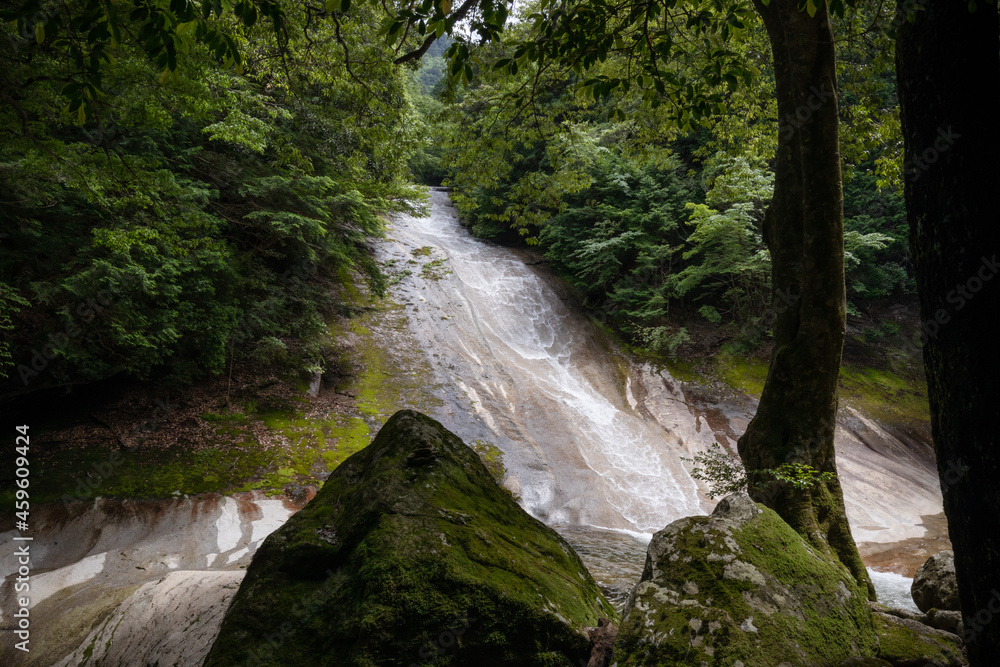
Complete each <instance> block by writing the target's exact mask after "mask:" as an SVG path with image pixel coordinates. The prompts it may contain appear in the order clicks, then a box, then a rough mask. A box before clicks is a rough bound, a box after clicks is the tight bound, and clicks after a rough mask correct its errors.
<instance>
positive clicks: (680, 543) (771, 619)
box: [613, 495, 878, 667]
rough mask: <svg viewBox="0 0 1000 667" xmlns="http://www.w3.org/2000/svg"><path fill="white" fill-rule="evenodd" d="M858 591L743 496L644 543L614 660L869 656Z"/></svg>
mask: <svg viewBox="0 0 1000 667" xmlns="http://www.w3.org/2000/svg"><path fill="white" fill-rule="evenodd" d="M877 646H878V640H877V637H876V632H875V627H874V623H873V619H872V614H871V612H870V610H869V609H868V605H867V600H866V597H865V595H864V592H863V591H862V590H861V589H859V588H858V586H857V584H856V583H855V581H854V579H853V578H852V577H851V575H850V573H849V572H848V571H847V569H846V568H845V567H844V566H843V565H841V564H840V563H839V562H838V561H836V560H835V559H834V558H833V557H832V556H828V555H826V554H824V553H821V552H819V551H817V550H814V549H812V548H811V547H810V546H809V545H808V544H807V543H806V542H805V541H804V540H803V539H802V538H801V537H800V536H799V535H798V534H797V533H796V532H795V531H794V530H792V529H791V528H790V527H789V526H788V525H787V524H786V523H785V522H784V521H782V520H781V518H780V517H779V516H778V515H777V514H775V513H774V512H773V511H771V510H770V509H767V508H765V507H763V506H762V505H756V504H755V503H753V501H751V500H750V498H749V497H747V496H745V495H733V496H729V497H727V498H725V499H723V500H722V501H721V502H720V503H719V505H718V507H717V508H716V510H715V512H713V514H712V516H710V517H704V516H701V517H689V518H685V519H680V520H678V521H675V522H673V523H672V524H670V525H669V526H667V527H666V528H664V529H663V530H661V531H660V532H658V533H657V534H656V535H654V536H653V539H652V541H651V542H650V545H649V549H648V552H647V556H646V566H645V570H644V571H643V574H642V577H641V579H640V583H639V584H638V586H637V587H636V589H635V590H634V592H633V594H632V597H631V598H630V600H629V603H628V604H627V605H626V609H625V614H624V619H623V621H622V624H621V627H620V629H619V634H618V640H617V643H616V644H615V650H614V657H613V662H614V663H616V664H617V665H618V666H619V667H625V666H626V665H684V666H685V667H687V666H699V665H713V666H714V665H727V666H729V665H743V666H745V667H773V666H775V665H783V664H787V665H789V666H796V667H797V666H804V665H810V666H811V665H838V664H840V663H842V662H844V661H845V660H848V659H849V658H851V657H853V656H860V657H874V656H876V655H877V653H878V650H877Z"/></svg>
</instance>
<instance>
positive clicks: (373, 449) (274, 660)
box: [205, 410, 615, 667]
mask: <svg viewBox="0 0 1000 667" xmlns="http://www.w3.org/2000/svg"><path fill="white" fill-rule="evenodd" d="M614 616H615V614H614V611H613V609H612V608H611V606H610V605H609V604H608V602H607V601H606V600H605V599H604V597H603V596H602V594H601V592H600V590H599V589H598V587H597V585H596V584H595V582H594V580H593V579H592V578H591V576H590V574H589V573H588V572H587V571H586V569H585V568H584V567H583V564H582V563H581V562H580V559H579V557H578V556H577V555H576V553H575V552H574V551H573V550H572V548H570V546H569V545H568V544H567V543H566V542H565V540H563V539H562V538H561V537H559V535H557V534H556V533H555V532H554V531H552V530H551V529H549V528H548V527H546V526H545V525H544V524H542V523H541V522H539V521H537V520H536V519H534V518H532V517H531V516H529V515H528V514H527V513H525V512H524V511H523V510H522V509H521V508H520V507H519V506H518V505H517V504H516V503H515V502H514V500H513V499H512V497H511V496H510V494H509V493H508V492H506V491H504V490H503V489H501V488H500V487H499V486H497V484H496V483H495V482H494V481H493V479H492V478H491V477H490V474H489V473H488V472H487V470H486V468H485V467H484V466H483V464H482V462H481V461H480V460H479V458H478V456H477V455H476V454H475V453H474V452H473V451H472V450H471V449H469V448H468V447H466V446H465V445H464V444H463V443H462V441H461V440H459V439H458V438H457V437H456V436H455V435H454V434H452V433H450V432H449V431H447V430H446V429H445V428H444V427H443V426H441V425H440V424H439V423H437V422H436V421H434V420H432V419H430V418H429V417H426V416H424V415H421V414H419V413H416V412H412V411H408V410H404V411H402V412H398V413H396V414H395V415H393V417H392V418H391V419H390V420H389V421H388V422H387V423H386V425H385V426H383V427H382V430H381V431H379V433H378V436H377V437H376V438H375V440H374V441H373V442H372V444H371V445H369V446H368V447H367V448H365V449H364V450H362V451H360V452H358V453H357V454H355V455H353V456H351V457H350V458H349V459H347V460H346V461H345V462H344V463H343V464H341V465H340V467H338V468H337V469H336V470H335V471H334V472H333V473H332V474H331V475H330V478H329V479H328V480H327V481H326V483H325V484H324V486H323V488H322V489H321V490H320V491H319V493H318V494H317V496H316V497H315V498H314V499H313V500H312V501H311V502H310V503H309V504H308V505H306V507H305V508H304V509H302V510H301V511H300V512H299V513H297V514H295V515H294V516H293V517H291V518H290V519H289V520H288V522H287V523H286V524H285V525H284V526H283V527H282V528H280V529H278V530H277V531H276V532H275V533H273V534H272V535H271V536H269V537H268V538H267V540H265V541H264V543H263V545H261V547H260V549H259V550H258V551H257V554H256V555H255V556H254V559H253V562H252V563H251V565H250V567H249V569H248V570H247V575H246V578H245V579H244V581H243V583H242V585H241V586H240V589H239V592H238V593H237V594H236V597H235V599H234V601H233V605H232V607H230V609H229V611H228V612H227V614H226V617H225V619H224V621H223V624H222V629H221V631H220V634H219V636H218V638H217V639H216V641H215V644H214V645H213V647H212V650H211V652H210V654H209V655H208V658H207V659H206V661H205V664H206V665H207V666H210V667H218V666H228V665H237V664H239V665H245V664H250V665H254V664H260V665H308V666H309V667H314V666H320V665H330V666H334V665H335V666H337V667H341V666H349V665H402V666H404V667H405V666H408V665H436V666H441V665H475V666H476V667H487V666H489V665H525V666H530V665H552V666H556V665H566V666H571V665H572V666H573V667H576V666H577V665H579V664H587V661H588V659H589V654H590V639H589V638H588V633H587V631H586V628H587V627H589V626H597V625H598V621H599V619H600V618H601V617H611V618H613V617H614Z"/></svg>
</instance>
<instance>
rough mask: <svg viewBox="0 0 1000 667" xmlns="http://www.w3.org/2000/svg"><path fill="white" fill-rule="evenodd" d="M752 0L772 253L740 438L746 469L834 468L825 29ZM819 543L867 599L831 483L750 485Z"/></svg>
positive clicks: (839, 302)
mask: <svg viewBox="0 0 1000 667" xmlns="http://www.w3.org/2000/svg"><path fill="white" fill-rule="evenodd" d="M754 6H755V8H756V9H757V12H758V13H759V14H760V15H761V16H762V17H763V19H764V24H765V26H766V28H767V33H768V37H769V38H770V42H771V51H772V53H773V57H774V70H775V82H776V90H777V97H778V113H779V116H780V121H779V137H778V154H777V159H776V161H775V164H776V166H775V172H776V173H775V181H774V198H773V199H772V200H771V204H770V206H769V207H768V209H767V213H766V215H765V220H764V238H765V241H766V242H767V246H768V248H769V249H770V251H771V264H772V269H771V275H772V285H773V289H774V294H773V296H772V298H773V304H774V308H775V324H774V351H773V352H772V354H771V363H770V368H769V369H768V373H767V380H766V382H765V383H764V391H763V394H762V395H761V398H760V405H759V407H758V408H757V414H756V415H755V416H754V418H753V420H752V421H751V422H750V425H749V427H748V428H747V431H746V433H745V434H744V435H743V437H742V438H740V440H739V445H738V446H739V452H740V456H741V457H742V459H743V462H744V464H745V465H746V467H747V469H748V470H750V471H754V470H763V469H768V468H775V467H777V466H779V465H781V464H783V463H804V464H808V465H811V466H812V467H814V468H816V469H817V470H818V471H820V472H833V473H836V470H837V464H836V460H835V457H834V447H833V434H834V426H835V423H836V416H837V378H838V376H839V374H840V359H841V353H842V351H843V345H844V329H845V324H846V301H845V288H844V216H843V191H842V183H841V172H840V146H839V129H838V111H837V97H836V63H835V60H834V42H833V31H832V29H831V26H830V21H829V17H828V15H827V12H826V7H825V4H824V3H821V6H820V8H819V10H818V11H817V13H816V15H815V16H813V17H810V16H809V15H808V14H807V13H806V12H804V11H799V10H798V7H797V0H771V1H770V3H769V4H767V5H764V4H763V3H762V2H760V0H755V2H754ZM751 495H752V496H753V497H754V499H755V500H757V501H759V502H763V503H765V504H766V505H768V506H769V507H771V508H772V509H774V510H775V511H776V512H777V513H778V514H779V515H781V517H782V518H783V519H784V520H785V521H786V522H788V524H789V525H791V526H792V528H794V529H795V530H796V531H798V532H799V533H800V534H802V535H803V536H804V537H806V538H807V539H808V540H809V541H810V542H811V543H812V544H813V545H814V546H815V547H816V548H819V549H823V550H826V549H832V550H833V553H834V554H835V555H836V556H837V557H838V558H839V559H840V561H841V562H842V563H843V564H844V565H846V566H847V568H848V569H849V570H850V571H851V573H852V574H853V575H854V577H855V578H856V579H857V580H858V582H859V583H860V584H861V585H862V586H863V587H864V588H866V590H867V592H868V595H869V596H870V597H874V589H873V588H872V586H871V582H870V580H869V578H868V573H867V570H865V567H864V564H863V563H862V562H861V557H860V555H859V554H858V549H857V546H856V545H855V544H854V539H853V537H852V536H851V531H850V526H849V525H848V523H847V514H846V511H845V509H844V497H843V493H842V491H841V488H840V482H839V481H837V480H836V479H834V481H832V482H820V483H817V484H815V485H814V486H812V487H811V488H810V489H808V490H804V491H803V490H795V489H793V488H790V487H788V486H781V487H775V486H771V487H768V488H766V489H760V488H756V489H752V490H751Z"/></svg>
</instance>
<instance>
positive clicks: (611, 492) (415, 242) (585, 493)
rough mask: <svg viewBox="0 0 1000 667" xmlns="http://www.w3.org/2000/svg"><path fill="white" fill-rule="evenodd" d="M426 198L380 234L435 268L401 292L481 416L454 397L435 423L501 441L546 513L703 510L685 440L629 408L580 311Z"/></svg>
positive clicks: (519, 478) (564, 517)
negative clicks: (421, 209) (471, 418)
mask: <svg viewBox="0 0 1000 667" xmlns="http://www.w3.org/2000/svg"><path fill="white" fill-rule="evenodd" d="M433 198H434V204H435V207H434V209H435V210H434V214H433V215H432V216H430V217H427V218H413V217H406V216H404V217H402V218H401V219H399V220H397V222H396V225H395V230H394V232H393V234H392V236H393V239H394V240H395V242H396V251H397V252H398V256H397V261H408V260H410V259H412V257H414V256H417V257H427V262H437V263H436V264H435V266H436V267H437V270H438V271H439V272H440V273H439V276H440V279H438V280H414V281H413V282H412V284H410V285H409V286H408V287H405V288H404V291H403V294H404V298H405V299H409V303H410V305H412V306H414V308H413V310H412V314H411V315H410V320H411V323H413V325H414V326H415V327H416V328H417V333H418V335H419V337H420V338H421V339H422V340H424V341H428V342H427V348H426V349H428V350H432V355H431V356H432V358H434V357H436V358H437V359H435V361H436V362H437V371H438V372H439V373H440V374H441V375H442V377H441V378H440V379H441V384H442V386H445V387H457V388H459V390H460V392H461V393H460V394H457V396H456V402H461V401H462V400H465V401H468V403H470V404H471V406H472V408H473V409H474V411H475V413H476V416H477V421H478V422H479V425H478V426H479V429H478V431H477V429H476V428H475V427H474V426H473V425H470V424H463V423H462V418H461V415H460V414H459V413H460V412H461V410H460V409H454V410H452V411H451V413H450V414H445V415H444V421H445V423H446V425H447V426H449V427H450V428H452V429H453V430H455V431H456V432H457V433H458V435H460V436H462V437H464V438H466V439H467V440H474V439H477V438H482V439H487V440H489V441H491V442H492V443H493V444H495V445H497V446H498V447H500V449H502V450H503V451H504V453H505V455H506V462H507V466H508V470H509V471H510V474H511V476H512V477H513V479H514V480H516V482H514V484H516V486H517V488H518V490H519V493H520V496H521V499H522V504H523V506H524V507H525V509H526V510H528V511H529V512H531V513H532V514H533V515H535V516H537V517H539V518H541V519H543V520H544V521H546V522H547V523H550V524H569V525H576V526H579V525H585V526H593V527H597V528H604V529H614V530H619V531H626V532H630V533H634V534H639V535H649V534H651V533H652V532H654V531H656V530H659V529H660V528H662V527H663V526H665V525H666V524H668V523H670V522H671V521H673V520H675V519H677V518H680V517H683V516H689V515H692V514H700V513H703V512H704V511H705V510H706V503H705V502H704V501H705V499H704V498H703V497H702V496H701V495H700V494H699V491H698V487H697V485H696V484H695V482H694V481H693V480H692V479H691V476H690V475H689V474H688V471H687V470H686V469H685V468H684V465H683V463H682V462H681V460H680V457H681V456H682V455H688V452H687V451H686V450H685V449H684V448H683V447H681V446H679V445H678V442H677V439H676V438H673V439H672V438H670V437H666V436H667V434H666V433H665V431H664V429H663V428H662V427H660V426H659V425H658V424H655V423H652V424H651V423H650V422H649V421H648V420H646V419H644V418H642V417H641V416H640V415H639V414H637V413H636V412H635V411H634V410H633V408H632V407H631V406H630V405H629V400H628V398H627V396H626V395H625V386H624V385H625V382H624V378H617V379H616V378H609V377H607V375H608V369H614V368H615V367H616V366H615V361H614V360H613V359H612V357H611V355H610V353H609V352H608V351H607V350H606V349H605V348H604V346H603V344H602V343H601V342H600V341H599V340H598V339H596V338H595V336H594V334H593V331H592V327H591V325H590V323H589V322H588V321H587V320H586V319H585V318H583V317H582V316H581V315H579V314H578V313H575V312H574V311H573V310H571V309H570V308H568V307H566V306H565V305H564V304H563V301H562V300H561V298H560V295H559V294H558V293H557V292H556V291H555V288H553V287H552V285H551V283H550V282H549V281H546V280H544V279H542V278H541V277H539V275H538V274H537V273H536V272H535V271H534V270H533V269H532V267H530V266H527V265H526V263H525V259H524V257H521V256H518V255H517V254H516V253H513V252H512V251H511V250H510V249H508V248H503V247H498V246H494V245H491V244H489V243H485V242H483V241H481V240H477V239H474V238H472V237H470V235H469V234H468V232H467V231H466V230H465V229H463V228H462V227H461V226H460V225H459V224H458V222H457V220H456V219H455V216H454V209H452V208H451V207H450V206H449V205H448V201H447V196H446V195H445V194H444V193H440V192H434V193H433ZM428 248H429V249H430V250H427V249H428ZM421 249H424V250H421ZM413 251H417V252H416V253H414V252H413ZM428 252H429V254H427V253H428ZM408 255H409V257H408ZM404 258H406V260H404ZM399 265H400V266H402V264H399ZM444 271H450V273H443V272H444ZM616 380H618V381H616ZM470 430H471V431H473V432H471V433H470ZM470 436H473V437H470Z"/></svg>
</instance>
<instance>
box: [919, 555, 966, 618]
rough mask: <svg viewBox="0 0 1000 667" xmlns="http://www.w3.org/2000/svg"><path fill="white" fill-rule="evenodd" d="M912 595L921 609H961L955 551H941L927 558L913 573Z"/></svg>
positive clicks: (924, 610) (925, 610)
mask: <svg viewBox="0 0 1000 667" xmlns="http://www.w3.org/2000/svg"><path fill="white" fill-rule="evenodd" d="M910 595H911V596H912V597H913V601H914V602H915V603H916V604H917V608H919V609H920V611H923V612H927V611H930V610H931V609H942V610H946V611H961V610H962V606H961V603H960V602H959V599H958V579H957V577H956V576H955V552H953V551H939V552H938V553H936V554H934V555H933V556H931V557H930V558H928V559H927V562H925V563H924V564H923V565H921V566H920V569H918V570H917V573H916V574H915V575H913V584H912V585H911V586H910Z"/></svg>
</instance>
